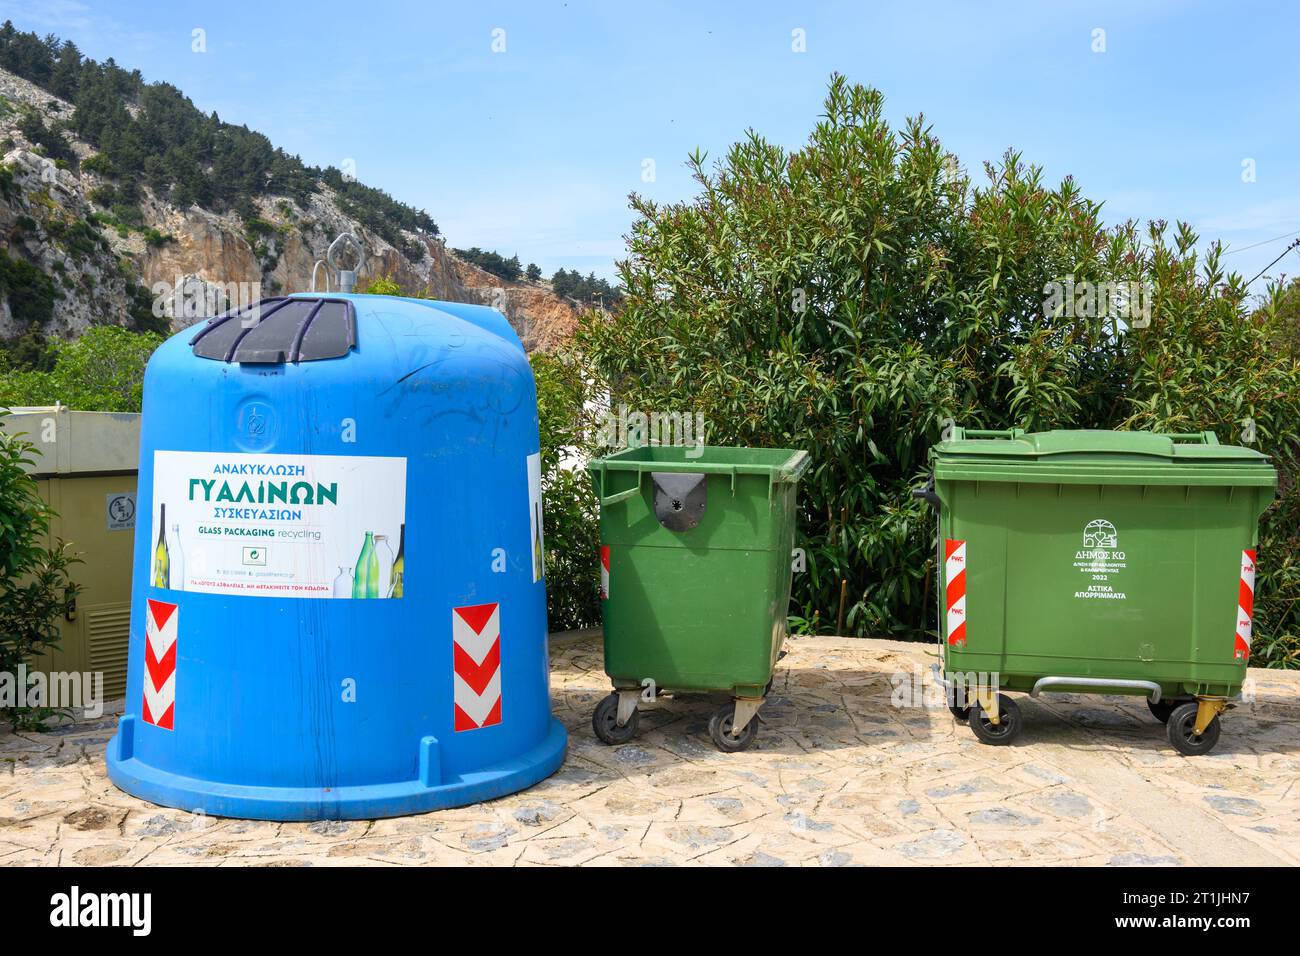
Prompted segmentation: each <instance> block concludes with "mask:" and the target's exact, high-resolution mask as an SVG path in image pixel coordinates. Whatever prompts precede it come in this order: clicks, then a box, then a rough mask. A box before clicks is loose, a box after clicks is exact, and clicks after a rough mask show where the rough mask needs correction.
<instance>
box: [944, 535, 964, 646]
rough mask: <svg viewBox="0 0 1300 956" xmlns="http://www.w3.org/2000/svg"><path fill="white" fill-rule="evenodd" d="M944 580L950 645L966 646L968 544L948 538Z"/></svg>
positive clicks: (945, 545) (945, 547)
mask: <svg viewBox="0 0 1300 956" xmlns="http://www.w3.org/2000/svg"><path fill="white" fill-rule="evenodd" d="M943 552H944V560H943V580H944V583H945V587H946V591H945V604H944V606H945V607H947V609H948V644H949V645H950V646H956V647H965V646H966V542H965V541H953V540H952V539H951V538H948V539H947V540H945V541H944V543H943Z"/></svg>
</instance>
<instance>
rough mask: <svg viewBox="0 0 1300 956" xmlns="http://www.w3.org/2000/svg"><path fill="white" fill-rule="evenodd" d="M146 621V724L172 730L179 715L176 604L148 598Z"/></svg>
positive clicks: (177, 618) (178, 615)
mask: <svg viewBox="0 0 1300 956" xmlns="http://www.w3.org/2000/svg"><path fill="white" fill-rule="evenodd" d="M147 604H148V607H147V609H146V611H145V622H144V709H143V714H142V716H143V717H144V722H145V723H146V724H153V725H154V726H155V727H161V728H162V729H163V730H172V729H174V728H173V726H172V722H173V721H174V720H175V717H176V713H175V711H176V633H177V624H178V621H179V619H180V616H181V615H180V611H179V610H177V605H175V604H168V603H167V602H166V601H155V600H153V599H152V598H150V599H148V601H147Z"/></svg>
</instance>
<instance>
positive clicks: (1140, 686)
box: [1029, 677, 1160, 704]
mask: <svg viewBox="0 0 1300 956" xmlns="http://www.w3.org/2000/svg"><path fill="white" fill-rule="evenodd" d="M1053 687H1092V688H1095V689H1097V690H1106V689H1108V688H1109V689H1110V690H1144V691H1146V692H1147V696H1149V697H1150V698H1151V703H1153V704H1158V703H1160V685H1159V684H1157V683H1156V682H1155V681H1153V680H1122V679H1117V678H1109V677H1040V678H1038V680H1037V681H1035V682H1034V689H1033V690H1031V691H1030V692H1029V696H1030V697H1037V696H1038V695H1039V694H1041V693H1042V692H1043V691H1048V692H1049V693H1051V692H1053V691H1052V688H1053Z"/></svg>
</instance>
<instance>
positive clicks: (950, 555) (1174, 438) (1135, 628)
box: [917, 428, 1277, 755]
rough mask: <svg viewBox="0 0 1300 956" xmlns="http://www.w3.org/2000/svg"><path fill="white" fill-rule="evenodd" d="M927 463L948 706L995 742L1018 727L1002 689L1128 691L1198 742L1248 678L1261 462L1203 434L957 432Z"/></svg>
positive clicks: (1181, 744)
mask: <svg viewBox="0 0 1300 956" xmlns="http://www.w3.org/2000/svg"><path fill="white" fill-rule="evenodd" d="M931 464H932V467H933V475H932V478H931V482H930V485H929V486H927V488H925V489H921V490H918V492H917V494H918V496H920V497H924V498H926V499H927V500H929V501H930V503H931V504H932V505H933V506H934V507H935V508H936V509H937V511H938V515H939V518H938V520H939V534H938V554H937V555H936V558H937V561H938V565H939V568H940V569H941V570H940V574H939V576H938V581H939V585H940V586H939V589H938V591H939V598H938V604H939V607H938V613H939V629H938V631H939V637H940V641H939V648H940V659H941V664H940V665H939V666H938V668H937V669H936V673H937V677H938V679H939V681H940V683H941V684H942V685H943V686H944V687H945V689H947V690H948V692H949V693H950V695H951V696H950V698H949V704H950V707H951V709H952V710H953V713H954V715H956V716H957V717H958V718H959V719H963V720H967V721H969V723H970V725H971V728H972V730H974V732H975V733H976V735H977V736H978V737H979V738H980V739H981V740H982V741H984V742H986V743H992V744H1002V743H1009V742H1010V741H1011V740H1013V739H1014V738H1015V737H1016V736H1017V734H1018V733H1019V731H1020V728H1021V720H1020V714H1019V709H1018V708H1017V706H1016V705H1015V702H1014V700H1013V699H1012V698H1010V697H1008V696H1006V695H1005V694H1001V693H998V691H1000V690H1010V691H1024V692H1028V693H1029V694H1030V695H1031V696H1035V697H1036V696H1038V695H1039V694H1043V693H1057V692H1063V693H1106V694H1135V695H1141V696H1144V697H1146V698H1147V702H1148V705H1149V707H1150V709H1151V712H1152V714H1153V715H1155V716H1156V717H1157V718H1159V719H1161V720H1163V721H1165V722H1166V725H1167V734H1168V736H1169V740H1170V742H1171V743H1172V744H1173V745H1174V747H1175V748H1177V749H1178V750H1179V751H1180V752H1182V753H1184V754H1188V755H1195V754H1200V753H1205V752H1207V751H1209V750H1210V749H1211V748H1212V747H1213V746H1214V744H1215V743H1216V742H1217V740H1218V737H1219V732H1220V725H1219V714H1220V713H1221V712H1222V711H1223V710H1225V709H1226V708H1228V707H1230V706H1231V702H1232V700H1233V698H1234V697H1235V696H1236V695H1238V694H1239V692H1240V690H1241V685H1242V682H1243V681H1244V679H1245V676H1246V664H1247V660H1248V658H1249V656H1250V639H1251V615H1252V613H1253V602H1254V587H1255V546H1256V541H1257V532H1258V522H1259V517H1260V515H1261V514H1262V513H1263V512H1264V510H1265V508H1267V507H1268V505H1269V503H1270V502H1271V501H1272V500H1273V497H1274V494H1275V490H1276V486H1277V475H1276V472H1275V470H1274V469H1273V467H1272V465H1270V463H1269V461H1268V458H1267V457H1266V456H1264V455H1262V454H1260V453H1259V452H1257V451H1255V450H1253V449H1250V448H1242V447H1237V446H1232V445H1221V444H1219V441H1218V439H1217V438H1216V437H1215V435H1214V434H1213V433H1212V432H1199V433H1195V434H1157V433H1151V432H1115V431H1099V430H1069V431H1067V430H1059V431H1047V432H1038V433H1026V432H1024V431H1022V430H1020V429H1014V430H1011V431H996V432H990V431H976V430H964V429H961V428H957V429H954V431H953V433H952V436H951V438H949V439H948V440H945V441H942V442H940V443H939V444H938V445H936V446H935V447H934V449H933V450H932V452H931Z"/></svg>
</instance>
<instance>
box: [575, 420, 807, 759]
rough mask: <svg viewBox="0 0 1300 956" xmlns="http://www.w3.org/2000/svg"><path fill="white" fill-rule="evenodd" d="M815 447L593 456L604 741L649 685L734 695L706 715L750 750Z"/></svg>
mask: <svg viewBox="0 0 1300 956" xmlns="http://www.w3.org/2000/svg"><path fill="white" fill-rule="evenodd" d="M808 464H809V458H808V453H807V452H804V451H792V450H789V449H780V448H726V447H694V448H691V447H680V446H647V447H640V448H628V449H625V450H623V451H620V452H617V453H616V454H613V455H610V456H608V457H605V458H601V459H598V460H596V461H593V462H591V463H590V465H589V466H588V467H589V469H590V470H591V472H592V476H593V479H594V483H595V487H596V491H597V494H598V495H599V497H600V545H601V554H600V559H601V579H602V580H601V597H602V602H601V604H602V609H603V617H604V626H605V672H606V673H607V674H608V675H609V677H610V679H611V681H612V683H613V685H614V693H613V694H611V695H610V696H609V697H607V698H605V699H604V700H603V701H601V703H600V705H599V706H598V707H597V708H596V712H595V715H594V716H593V719H592V723H593V727H594V729H595V731H596V735H597V736H598V737H600V739H601V740H603V741H605V742H606V743H622V742H625V741H627V740H630V739H631V738H632V736H633V735H634V734H635V732H636V726H637V711H636V705H637V701H638V699H639V697H640V695H641V694H642V693H643V692H644V688H646V687H653V688H656V689H658V690H674V691H699V692H716V693H726V694H729V695H731V696H732V697H733V698H734V701H733V702H732V703H730V704H728V705H727V706H726V707H724V708H723V709H722V711H720V712H719V713H718V714H716V715H715V716H714V718H713V720H712V721H711V722H710V724H709V732H710V735H711V736H712V738H713V741H714V743H715V744H716V745H717V746H718V747H719V748H720V749H722V750H726V751H734V750H741V749H744V748H745V747H747V746H749V744H750V743H752V742H753V740H754V735H755V733H756V732H757V730H758V724H757V721H756V720H754V719H753V718H754V716H755V715H756V714H757V712H758V708H759V707H760V706H761V704H762V702H763V698H764V695H765V694H766V692H767V688H768V686H769V685H770V683H771V680H772V673H773V669H774V667H775V666H776V661H777V657H778V656H779V655H780V653H781V645H782V643H784V641H785V635H786V624H787V617H788V614H789V606H790V585H791V552H792V551H793V548H794V532H795V495H796V488H797V485H798V482H799V479H800V477H801V476H802V475H803V473H804V471H805V470H806V469H807V467H808Z"/></svg>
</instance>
